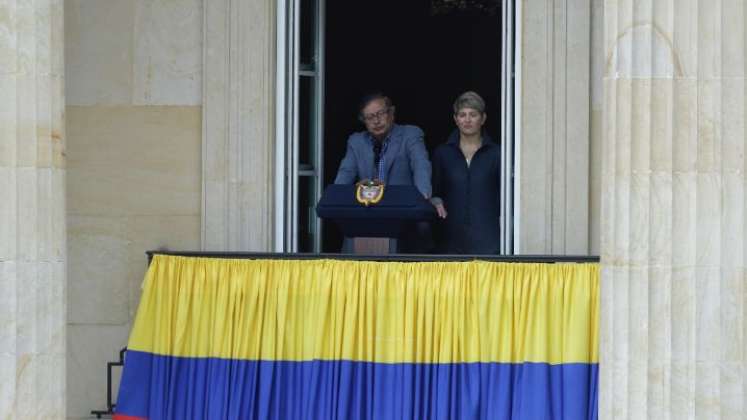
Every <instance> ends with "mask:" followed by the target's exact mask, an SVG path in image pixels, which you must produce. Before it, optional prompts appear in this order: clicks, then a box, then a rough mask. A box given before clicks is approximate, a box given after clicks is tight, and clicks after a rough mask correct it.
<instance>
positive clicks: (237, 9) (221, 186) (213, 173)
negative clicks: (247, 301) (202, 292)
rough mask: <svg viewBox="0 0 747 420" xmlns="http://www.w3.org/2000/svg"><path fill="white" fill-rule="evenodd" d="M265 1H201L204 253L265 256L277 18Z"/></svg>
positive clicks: (270, 200)
mask: <svg viewBox="0 0 747 420" xmlns="http://www.w3.org/2000/svg"><path fill="white" fill-rule="evenodd" d="M276 7H277V5H276V2H275V1H270V0H204V1H203V10H204V13H205V19H204V20H203V22H204V27H203V34H204V37H203V101H204V102H203V108H202V124H203V125H202V249H203V250H205V251H270V250H271V249H272V238H273V232H274V230H273V228H274V219H273V206H274V201H273V197H274V196H273V191H274V190H273V185H274V182H275V181H274V175H273V171H274V168H275V154H274V152H275V143H274V142H275V42H276V40H275V26H276V25H275V20H276V12H275V9H276Z"/></svg>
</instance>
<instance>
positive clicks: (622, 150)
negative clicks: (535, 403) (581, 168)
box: [599, 0, 747, 420]
mask: <svg viewBox="0 0 747 420" xmlns="http://www.w3.org/2000/svg"><path fill="white" fill-rule="evenodd" d="M745 11H746V9H745V4H744V2H741V1H726V0H725V1H714V2H703V1H697V0H684V1H677V2H659V1H654V0H624V1H605V3H604V51H605V54H604V57H605V67H604V111H603V114H604V122H603V125H604V146H603V152H602V217H601V224H602V226H601V258H602V283H603V284H602V305H601V310H602V322H601V325H600V328H601V349H600V354H601V360H600V366H601V367H600V370H601V380H600V390H601V395H600V400H599V413H600V418H601V419H636V420H638V419H742V418H745V415H747V397H746V396H747V394H746V390H747V381H746V380H745V378H746V377H747V376H745V366H746V365H745V362H746V361H747V359H746V357H747V352H745V332H746V331H747V322H745V321H746V319H745V316H746V314H747V313H746V312H745V307H746V306H745V281H746V280H747V277H745V257H747V254H746V253H745V252H746V251H747V248H745V238H747V231H746V230H745V228H746V227H747V223H745V222H747V213H746V212H745V210H746V209H747V203H746V202H745V192H746V190H745V164H746V163H747V161H746V158H745V153H744V152H745V116H746V115H745V97H747V95H745V93H746V92H745V55H746V54H745V53H746V52H747V51H746V50H745V47H746V46H747V44H746V43H745V16H746V15H745Z"/></svg>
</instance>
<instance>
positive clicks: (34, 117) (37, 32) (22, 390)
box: [0, 0, 67, 419]
mask: <svg viewBox="0 0 747 420" xmlns="http://www.w3.org/2000/svg"><path fill="white" fill-rule="evenodd" d="M62 4H63V2H62V1H60V0H47V1H24V0H21V1H17V0H10V1H5V2H2V3H0V378H2V379H0V418H2V419H41V418H44V419H53V418H60V419H62V418H65V347H66V342H65V313H66V306H67V305H66V287H65V259H66V257H65V168H64V161H65V153H64V115H63V111H64V105H65V101H64V94H63V51H64V48H63V9H62Z"/></svg>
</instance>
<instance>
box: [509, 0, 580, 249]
mask: <svg viewBox="0 0 747 420" xmlns="http://www.w3.org/2000/svg"><path fill="white" fill-rule="evenodd" d="M516 4H517V7H519V8H520V14H521V16H520V19H521V21H520V22H519V24H518V26H519V27H520V28H521V29H520V30H521V34H519V42H520V43H521V44H520V45H519V48H520V49H521V62H520V63H517V64H518V65H519V66H520V68H519V76H518V77H520V80H521V82H520V87H519V88H520V93H519V95H520V96H519V97H517V101H519V111H520V113H521V120H520V122H519V126H518V127H517V131H518V133H517V134H518V136H519V139H520V144H519V145H518V146H517V148H518V155H519V161H518V162H517V165H518V166H517V168H516V171H517V173H518V174H517V177H518V179H519V183H520V185H519V190H518V191H517V196H516V197H515V200H516V201H517V204H518V206H519V208H518V211H519V214H517V215H515V216H514V217H515V218H517V219H518V220H519V227H518V229H519V230H518V232H517V235H518V238H517V239H518V249H517V252H518V253H519V254H584V255H585V254H588V253H589V228H590V225H591V224H592V223H590V220H589V181H590V176H591V173H590V167H589V154H590V143H589V139H590V135H589V128H590V120H589V107H590V105H589V101H590V96H591V81H590V75H591V73H590V72H591V64H590V57H591V33H592V32H591V31H592V17H591V11H592V1H591V0H553V1H521V2H516Z"/></svg>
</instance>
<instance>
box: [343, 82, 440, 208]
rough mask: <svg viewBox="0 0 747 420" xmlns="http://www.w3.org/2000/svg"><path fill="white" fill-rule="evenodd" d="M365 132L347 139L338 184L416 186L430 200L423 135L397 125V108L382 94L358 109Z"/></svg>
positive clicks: (362, 103)
mask: <svg viewBox="0 0 747 420" xmlns="http://www.w3.org/2000/svg"><path fill="white" fill-rule="evenodd" d="M358 118H359V119H360V121H361V122H362V123H363V124H365V126H366V131H359V132H356V133H353V134H351V135H350V137H348V146H347V151H346V152H345V157H344V158H343V159H342V162H340V169H338V171H337V177H335V184H353V183H355V182H357V181H359V180H361V179H378V180H381V181H382V182H384V183H385V184H391V185H415V187H416V188H417V189H418V191H420V193H421V194H423V197H425V198H426V199H429V198H430V197H431V162H430V161H429V160H428V152H427V151H426V150H425V143H424V142H423V131H422V130H421V129H419V128H418V127H415V126H414V125H398V124H395V123H394V105H392V101H391V100H390V99H389V98H388V97H387V96H386V95H384V94H383V93H374V94H370V95H366V96H365V97H364V98H363V100H362V101H361V104H360V107H359V108H358Z"/></svg>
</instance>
